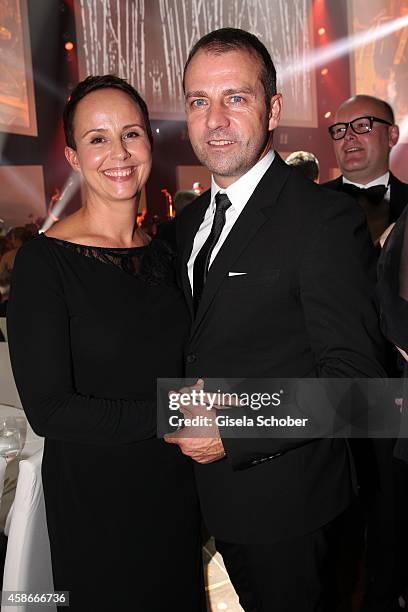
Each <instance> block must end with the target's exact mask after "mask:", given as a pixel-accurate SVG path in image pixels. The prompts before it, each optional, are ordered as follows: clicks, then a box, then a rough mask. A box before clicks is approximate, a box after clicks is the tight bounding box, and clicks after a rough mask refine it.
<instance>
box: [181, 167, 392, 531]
mask: <svg viewBox="0 0 408 612" xmlns="http://www.w3.org/2000/svg"><path fill="white" fill-rule="evenodd" d="M328 194H329V195H328ZM209 198H210V194H209V192H206V193H205V194H203V195H202V196H201V197H200V198H198V199H197V200H196V201H195V202H194V203H193V204H192V205H191V206H190V207H189V208H188V209H187V210H186V211H185V214H184V215H183V216H182V218H180V220H179V223H178V227H177V234H178V245H179V252H180V257H181V261H180V273H181V283H182V286H183V288H184V292H185V295H186V298H187V301H188V303H189V306H190V309H191V312H193V310H192V309H193V304H192V296H191V289H190V284H189V280H188V276H187V262H188V259H189V256H190V253H191V249H192V245H193V241H194V237H195V234H196V232H197V230H198V228H199V226H200V224H201V222H202V220H203V217H204V214H205V211H206V208H207V206H208V204H209ZM233 271H235V272H247V274H246V275H243V276H232V277H231V276H229V275H228V273H229V272H233ZM374 278H375V256H374V253H373V248H372V246H371V244H370V241H369V238H368V234H367V232H366V229H365V226H364V218H363V215H362V213H361V211H360V210H359V209H358V208H357V207H356V206H355V204H354V201H353V200H352V199H351V198H349V197H348V196H346V195H343V194H336V193H334V192H333V194H331V193H330V192H329V191H327V190H324V189H321V188H320V187H319V186H317V185H316V184H315V183H313V182H312V181H309V180H308V179H306V178H304V177H303V176H302V175H301V174H300V173H298V172H294V171H293V169H291V168H290V167H289V166H288V165H287V164H285V163H284V162H283V161H282V159H281V158H280V157H279V156H278V155H276V158H275V160H274V161H273V163H272V165H271V167H270V168H269V169H268V171H267V172H266V173H265V175H264V176H263V178H262V180H261V181H260V183H259V184H258V186H257V188H256V189H255V191H254V193H253V195H252V196H251V198H250V199H249V201H248V203H247V204H246V206H245V208H244V210H243V211H242V213H241V215H240V216H239V218H238V219H237V221H236V223H235V225H234V227H233V228H232V230H231V232H230V234H229V235H228V237H227V240H226V241H225V243H224V244H223V246H222V248H221V250H220V251H219V253H218V255H217V256H216V258H215V260H214V262H213V264H212V266H211V268H210V271H209V274H208V278H207V282H206V285H205V287H204V291H203V295H202V299H201V302H200V305H199V308H198V312H197V316H196V318H195V320H194V323H193V326H192V330H191V335H190V339H189V341H188V345H187V347H186V355H185V361H186V376H188V377H192V378H194V377H203V378H208V377H214V378H215V377H218V378H241V377H244V378H245V377H246V378H262V377H265V378H272V377H287V378H292V377H309V376H316V377H339V376H340V377H347V376H350V377H356V376H362V377H365V376H368V377H371V376H372V377H378V376H383V375H384V370H383V368H382V366H381V365H380V361H381V357H382V350H383V342H382V338H381V335H380V332H379V329H378V323H377V314H376V310H375V306H374V301H373V281H374ZM371 279H372V280H371ZM223 442H224V447H225V449H226V453H227V457H226V458H225V459H223V460H221V461H218V462H214V463H212V464H209V465H200V464H196V465H195V469H196V477H197V483H198V489H199V494H200V500H201V506H202V511H203V514H204V519H205V522H206V524H207V527H208V529H209V530H210V532H211V533H212V534H214V535H215V536H217V537H218V538H220V539H222V540H226V541H236V542H247V541H254V540H256V539H260V540H263V539H264V538H265V537H267V538H268V539H269V540H270V541H273V540H274V539H275V540H278V539H282V538H286V537H294V536H296V535H300V534H305V533H307V532H310V531H312V530H314V529H316V528H318V527H320V526H321V525H323V524H325V523H327V522H328V521H330V520H331V519H332V518H334V517H335V516H336V515H337V514H339V513H340V512H341V511H342V510H343V509H344V508H345V507H347V505H348V504H349V502H350V499H351V495H352V491H351V482H350V469H349V467H350V466H349V456H348V451H347V447H346V443H345V441H344V440H341V439H323V440H322V439H320V440H315V441H312V442H309V443H307V444H304V443H302V442H299V445H297V444H296V442H294V441H293V440H283V439H281V440H277V439H228V438H223ZM272 457H273V458H272ZM262 458H271V459H269V460H267V461H260V460H261V459H262Z"/></svg>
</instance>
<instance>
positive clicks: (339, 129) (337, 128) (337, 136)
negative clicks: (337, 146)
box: [329, 117, 392, 140]
mask: <svg viewBox="0 0 408 612" xmlns="http://www.w3.org/2000/svg"><path fill="white" fill-rule="evenodd" d="M374 121H376V122H377V123H384V124H385V125H392V123H390V122H389V121H385V120H384V119H379V118H378V117H357V119H353V121H347V122H345V123H335V124H334V125H331V126H330V127H329V134H330V136H331V137H332V138H333V140H341V139H342V138H344V137H345V135H346V132H347V129H348V127H349V126H350V127H351V129H352V130H353V132H354V133H355V134H367V132H371V130H372V129H373V123H374Z"/></svg>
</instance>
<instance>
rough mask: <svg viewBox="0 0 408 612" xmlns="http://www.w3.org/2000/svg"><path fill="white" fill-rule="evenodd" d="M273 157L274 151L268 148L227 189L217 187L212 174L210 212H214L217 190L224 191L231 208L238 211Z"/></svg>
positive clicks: (246, 200) (241, 208)
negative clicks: (264, 153) (266, 151)
mask: <svg viewBox="0 0 408 612" xmlns="http://www.w3.org/2000/svg"><path fill="white" fill-rule="evenodd" d="M274 159H275V151H273V149H270V150H269V151H268V153H267V154H266V155H265V156H264V157H262V159H260V160H259V161H258V162H256V164H255V166H252V168H251V169H250V170H248V171H247V172H246V173H245V174H243V175H242V176H240V177H239V179H238V180H236V181H235V182H234V183H232V185H230V186H229V187H227V189H222V188H221V187H219V186H218V185H217V183H216V182H215V180H214V176H212V177H211V200H210V210H211V213H214V212H215V196H216V195H217V193H218V192H220V193H226V194H227V196H228V199H229V201H230V202H231V208H232V209H234V210H235V211H237V212H238V213H240V212H241V211H242V210H243V208H244V206H245V204H246V203H247V202H248V200H249V198H250V197H251V195H252V194H253V192H254V191H255V188H256V186H257V185H258V183H259V181H260V180H261V178H262V177H263V175H264V174H265V172H266V171H267V170H268V168H269V166H270V165H271V164H272V162H273V160H274Z"/></svg>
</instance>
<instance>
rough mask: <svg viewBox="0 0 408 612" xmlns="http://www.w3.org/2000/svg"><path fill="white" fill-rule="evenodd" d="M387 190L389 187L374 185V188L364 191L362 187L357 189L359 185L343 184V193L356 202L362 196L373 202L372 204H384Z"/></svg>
mask: <svg viewBox="0 0 408 612" xmlns="http://www.w3.org/2000/svg"><path fill="white" fill-rule="evenodd" d="M387 189H388V187H386V186H385V185H374V187H369V188H368V189H362V188H361V187H357V185H352V184H351V183H343V191H345V192H346V193H349V194H350V195H351V196H353V198H355V199H356V200H357V199H358V198H359V197H360V196H364V197H365V198H367V200H369V201H370V202H371V204H379V203H380V202H382V201H383V199H384V196H385V194H386V192H387Z"/></svg>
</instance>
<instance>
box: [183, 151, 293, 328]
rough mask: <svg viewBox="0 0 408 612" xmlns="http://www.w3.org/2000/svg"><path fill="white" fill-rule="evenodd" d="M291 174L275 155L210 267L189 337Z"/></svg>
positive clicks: (264, 220) (262, 222) (264, 219)
mask: <svg viewBox="0 0 408 612" xmlns="http://www.w3.org/2000/svg"><path fill="white" fill-rule="evenodd" d="M290 172H291V170H290V168H289V166H287V164H285V163H284V162H283V161H282V159H281V157H279V155H278V154H275V159H274V161H273V162H272V164H271V166H270V168H269V169H268V170H267V171H266V172H265V174H264V176H263V177H262V179H261V181H260V182H259V184H258V185H257V187H256V189H255V191H254V192H253V194H252V196H251V197H250V199H249V200H248V202H247V204H246V205H245V208H244V210H243V211H242V212H241V214H240V215H239V217H238V219H237V221H236V222H235V224H234V226H233V228H232V229H231V231H230V233H229V234H228V236H227V238H226V240H225V242H224V244H223V245H222V247H221V249H220V250H219V252H218V254H217V256H216V257H215V259H214V261H213V263H212V265H211V267H210V270H209V273H208V276H207V282H206V283H205V286H204V290H203V295H202V298H201V301H200V305H199V307H198V310H197V315H196V317H195V320H194V323H193V328H192V332H191V334H192V335H194V334H195V333H196V331H197V330H198V328H199V326H200V323H201V322H202V320H203V317H204V316H205V313H206V312H207V310H208V308H209V306H210V304H211V302H212V301H213V299H214V297H215V295H216V293H217V291H218V289H219V287H220V285H221V283H222V282H223V280H224V279H225V278H226V276H227V275H228V272H229V271H230V270H231V267H232V266H233V264H234V262H235V261H236V260H237V259H238V257H239V256H240V254H241V253H242V251H243V250H244V249H245V247H246V246H247V244H248V243H249V242H250V241H251V240H252V239H253V238H254V236H255V234H256V233H257V232H258V231H259V229H260V228H261V227H262V225H263V224H264V223H265V222H266V221H267V220H268V216H269V214H270V212H271V208H272V207H273V206H274V204H275V203H276V201H277V199H278V196H279V193H280V191H281V189H282V187H283V185H284V183H285V182H286V180H287V178H288V176H289V174H290ZM190 252H191V248H190ZM187 261H188V257H187ZM185 267H186V266H185Z"/></svg>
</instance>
